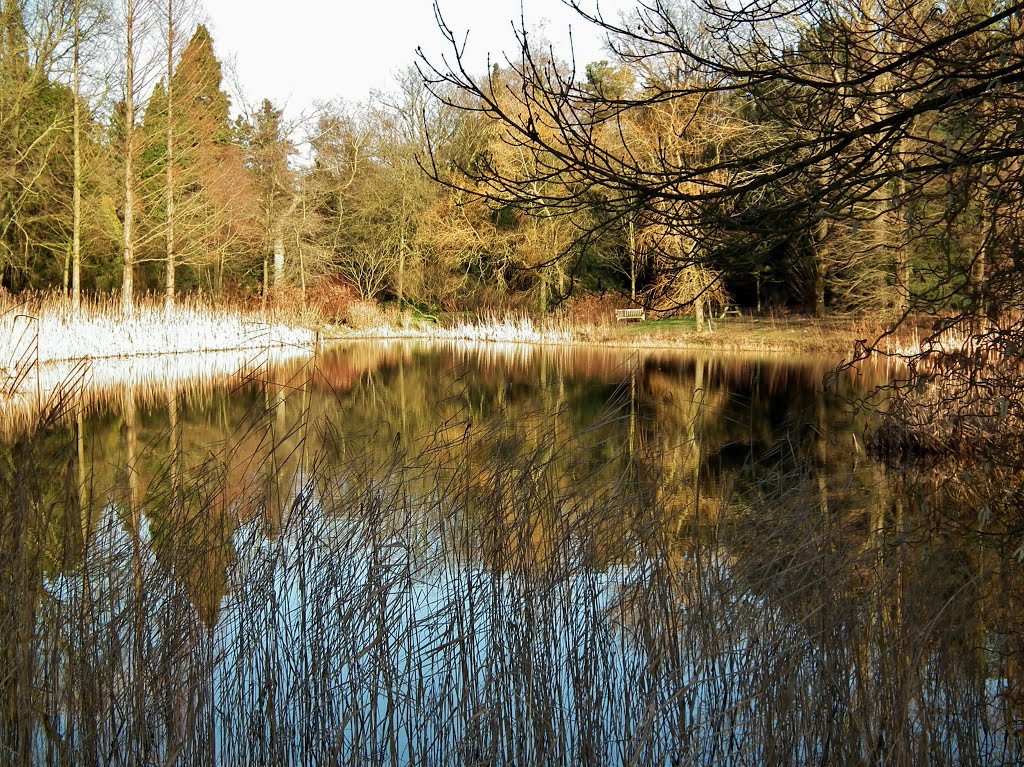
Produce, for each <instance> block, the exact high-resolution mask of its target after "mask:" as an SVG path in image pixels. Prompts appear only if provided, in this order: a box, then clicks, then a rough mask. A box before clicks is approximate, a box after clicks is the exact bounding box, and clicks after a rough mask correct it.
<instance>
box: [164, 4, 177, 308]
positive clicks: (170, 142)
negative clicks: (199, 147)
mask: <svg viewBox="0 0 1024 767" xmlns="http://www.w3.org/2000/svg"><path fill="white" fill-rule="evenodd" d="M174 31H175V30H174V0H167V189H166V200H167V280H166V284H165V295H164V307H165V309H166V310H167V311H168V312H171V311H173V309H174V277H175V274H174V271H175V268H176V266H177V264H176V260H175V257H176V254H175V252H174V248H175V242H174Z"/></svg>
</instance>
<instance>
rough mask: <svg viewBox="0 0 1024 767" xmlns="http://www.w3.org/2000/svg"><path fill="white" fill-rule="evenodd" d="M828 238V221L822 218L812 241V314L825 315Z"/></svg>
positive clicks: (816, 315)
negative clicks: (814, 240) (814, 239)
mask: <svg viewBox="0 0 1024 767" xmlns="http://www.w3.org/2000/svg"><path fill="white" fill-rule="evenodd" d="M827 240H828V221H827V220H826V219H822V220H821V221H820V222H819V223H818V232H817V237H816V242H815V243H814V316H815V317H824V316H825V276H826V275H827V274H828V260H827V259H826V257H825V255H826V245H825V243H826V241H827Z"/></svg>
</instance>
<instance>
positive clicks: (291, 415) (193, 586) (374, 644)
mask: <svg viewBox="0 0 1024 767" xmlns="http://www.w3.org/2000/svg"><path fill="white" fill-rule="evenodd" d="M214 367H215V366H211V365H210V364H206V365H201V366H200V367H199V368H198V369H197V370H196V371H195V372H194V374H191V375H183V374H182V373H181V371H180V370H179V371H178V374H177V375H175V376H172V377H166V376H162V375H158V374H157V375H150V376H136V377H135V379H134V381H133V383H132V385H131V386H127V387H121V388H115V387H110V386H105V385H94V386H91V387H89V389H88V391H87V392H86V393H85V394H83V395H82V396H80V397H66V398H63V399H61V398H59V397H58V398H51V402H53V403H56V407H55V408H53V409H51V410H50V411H44V412H42V413H40V412H36V411H33V410H32V408H27V409H23V410H21V411H18V412H17V413H14V412H11V413H8V416H7V420H6V422H5V423H4V424H3V427H2V429H0V431H2V434H3V435H4V436H3V438H2V439H3V450H2V460H3V465H2V470H0V483H2V484H3V487H2V490H3V492H4V493H5V498H4V500H3V501H2V503H3V504H4V506H3V528H2V535H3V538H4V545H3V553H2V555H0V557H2V560H3V561H2V563H0V566H2V570H3V575H4V577H5V579H6V580H7V581H8V582H9V583H10V584H11V588H10V589H8V590H7V591H6V593H4V594H3V595H2V596H0V621H2V622H3V626H2V627H0V628H2V633H0V652H2V654H3V669H4V670H5V671H4V676H3V681H2V683H0V694H2V695H3V696H4V697H3V701H2V703H3V708H2V711H0V717H2V727H3V729H2V732H3V745H2V748H3V757H2V761H3V762H4V763H24V764H30V763H50V764H182V765H185V764H189V765H191V764H211V765H213V764H225V765H249V764H295V765H307V764H308V765H314V764H316V765H319V764H370V765H376V764H389V765H398V764H438V765H447V764H460V763H461V764H481V765H483V764H487V765H497V764H503V765H504V764H521V765H534V764H537V765H539V764H556V765H558V764H612V765H618V764H636V765H648V764H707V765H736V764H751V765H761V764H780V765H783V764H832V763H834V764H859V763H870V764H907V765H911V764H924V763H928V764H978V765H997V764H1015V763H1020V762H1021V759H1022V758H1024V754H1022V752H1021V750H1020V748H1021V743H1020V738H1021V734H1022V726H1024V721H1022V719H1024V706H1022V703H1024V694H1022V692H1021V682H1022V678H1024V672H1022V669H1021V654H1022V649H1024V643H1022V640H1024V620H1022V619H1024V607H1022V600H1021V596H1022V595H1024V589H1022V586H1024V581H1022V578H1021V568H1020V565H1019V562H1018V560H1017V559H1016V558H1015V556H1014V553H1015V552H1016V550H1017V547H1019V546H1020V540H1019V537H1020V536H1019V530H1016V529H1015V528H1014V526H1013V520H1010V523H1006V521H1005V520H1002V519H1000V518H994V519H993V518H986V519H985V520H984V522H985V524H984V525H980V524H979V517H980V516H981V515H980V512H979V510H978V508H976V507H975V506H974V505H973V500H972V499H973V498H974V496H973V495H972V493H973V492H974V491H975V490H976V489H977V488H975V487H973V486H972V485H971V484H970V483H958V482H956V481H951V480H950V479H949V476H950V473H951V472H950V471H948V470H941V469H940V470H936V469H931V470H927V471H926V470H921V471H914V472H909V473H908V472H902V473H901V474H900V475H899V476H893V475H892V474H890V473H888V472H886V471H885V470H884V469H883V468H882V467H881V466H879V465H878V464H877V463H875V462H874V461H872V460H871V459H870V458H869V457H868V456H867V455H865V453H864V451H863V448H862V445H863V433H864V429H865V427H866V425H867V420H866V417H865V416H863V415H859V416H855V415H852V414H851V410H850V407H849V401H850V400H851V399H852V398H855V397H856V396H857V395H858V394H859V393H861V392H863V391H864V390H866V389H867V388H869V387H870V386H871V385H873V384H875V383H878V382H880V381H882V380H884V371H864V372H862V373H861V374H860V375H859V376H856V375H852V374H846V375H844V376H842V377H841V378H839V380H838V381H836V382H835V385H834V387H832V388H831V389H829V390H826V388H825V387H824V386H823V377H824V376H825V374H826V373H828V372H829V369H830V367H831V365H830V363H829V362H828V361H824V360H807V359H803V360H792V361H786V360H778V359H775V360H771V361H766V360H759V359H756V358H745V357H738V356H733V357H721V356H719V357H693V356H687V355H683V354H679V353H647V354H641V355H637V354H630V353H627V352H620V351H615V350H588V349H582V348H569V349H541V348H535V347H529V346H509V347H500V346H493V345H491V346H479V347H472V346H469V347H467V346H447V347H446V346H422V345H420V346H417V345H406V344H373V343H363V344H355V345H346V346H340V347H337V348H333V349H331V350H329V351H327V352H325V353H323V354H321V355H319V356H317V357H316V358H315V359H310V360H305V359H293V360H291V361H283V362H276V363H272V362H271V361H269V360H266V359H253V360H249V361H248V362H247V364H245V365H243V366H241V367H240V368H239V369H238V371H237V372H236V373H234V374H231V375H228V374H219V373H218V372H217V371H216V370H215V369H214ZM1018 527H1019V524H1018Z"/></svg>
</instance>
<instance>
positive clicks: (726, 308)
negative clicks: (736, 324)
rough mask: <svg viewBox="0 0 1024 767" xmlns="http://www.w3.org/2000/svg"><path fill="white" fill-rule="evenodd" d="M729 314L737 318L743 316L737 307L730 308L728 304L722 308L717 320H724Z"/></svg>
mask: <svg viewBox="0 0 1024 767" xmlns="http://www.w3.org/2000/svg"><path fill="white" fill-rule="evenodd" d="M730 314H735V315H736V316H737V317H742V316H743V312H741V311H740V308H739V307H738V306H731V305H729V304H726V305H725V306H723V307H722V313H721V315H719V317H718V319H720V320H724V319H725V318H726V316H728V315H730Z"/></svg>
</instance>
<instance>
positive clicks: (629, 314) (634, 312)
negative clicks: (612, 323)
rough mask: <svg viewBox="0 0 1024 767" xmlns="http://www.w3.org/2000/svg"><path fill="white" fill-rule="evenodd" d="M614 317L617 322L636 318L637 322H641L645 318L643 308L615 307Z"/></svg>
mask: <svg viewBox="0 0 1024 767" xmlns="http://www.w3.org/2000/svg"><path fill="white" fill-rule="evenodd" d="M615 319H616V320H617V321H618V322H625V321H626V320H636V321H637V322H643V321H644V320H645V319H647V318H646V316H645V315H644V310H643V309H616V310H615Z"/></svg>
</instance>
